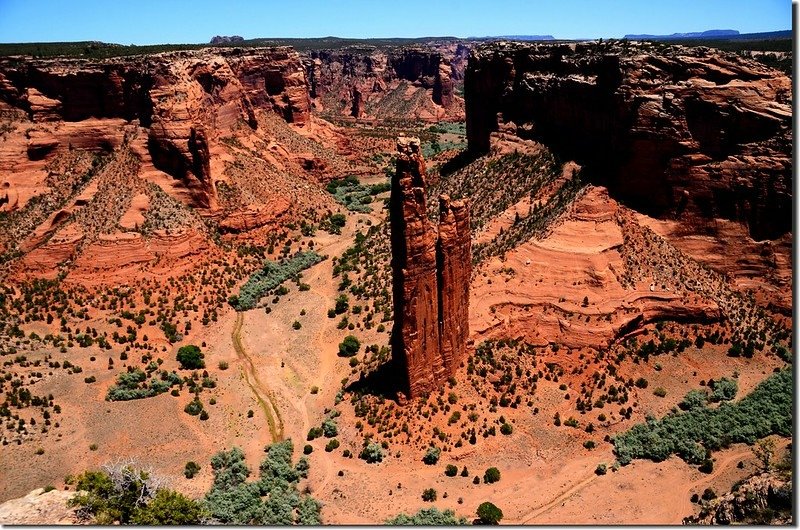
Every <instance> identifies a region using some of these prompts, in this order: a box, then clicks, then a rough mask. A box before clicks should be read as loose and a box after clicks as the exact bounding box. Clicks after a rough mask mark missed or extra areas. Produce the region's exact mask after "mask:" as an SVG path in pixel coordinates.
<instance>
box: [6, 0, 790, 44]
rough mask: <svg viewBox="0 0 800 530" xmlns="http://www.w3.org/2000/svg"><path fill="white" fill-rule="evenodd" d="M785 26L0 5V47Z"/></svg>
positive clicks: (216, 0) (364, 0) (600, 5)
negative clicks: (50, 43) (5, 44)
mask: <svg viewBox="0 0 800 530" xmlns="http://www.w3.org/2000/svg"><path fill="white" fill-rule="evenodd" d="M791 27H792V21H791V2H790V0H661V1H660V0H260V1H259V0H133V1H131V0H0V42H47V41H80V40H97V41H104V42H115V43H119V44H156V43H200V42H208V40H209V39H210V38H211V37H212V36H214V35H241V36H243V37H244V38H256V37H323V36H328V35H334V36H338V37H356V38H365V37H421V36H445V35H449V36H456V37H468V36H488V35H538V34H546V35H553V36H555V37H557V38H565V39H570V38H596V37H605V38H608V37H621V36H622V35H624V34H626V33H651V34H668V33H673V32H687V31H703V30H707V29H737V30H739V31H741V32H742V33H752V32H760V31H775V30H782V29H790V28H791Z"/></svg>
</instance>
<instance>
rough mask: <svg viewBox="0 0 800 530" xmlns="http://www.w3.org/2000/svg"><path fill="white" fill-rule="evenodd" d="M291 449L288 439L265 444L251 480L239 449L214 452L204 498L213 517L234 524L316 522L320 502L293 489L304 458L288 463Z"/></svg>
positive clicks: (303, 468)
mask: <svg viewBox="0 0 800 530" xmlns="http://www.w3.org/2000/svg"><path fill="white" fill-rule="evenodd" d="M292 452H293V446H292V442H291V440H286V441H283V442H278V443H275V444H272V445H270V446H268V447H267V448H266V453H267V454H266V457H265V458H264V460H263V461H262V462H261V465H260V466H259V478H258V480H256V481H255V482H246V479H247V477H248V476H249V474H250V470H249V469H248V468H247V465H246V464H245V462H244V454H243V453H242V451H241V449H238V448H234V449H232V450H231V451H229V452H224V451H223V452H221V453H218V454H216V455H215V456H214V457H213V458H212V459H211V467H212V469H213V470H214V483H213V485H212V487H211V490H210V491H209V492H208V494H207V495H206V497H205V499H204V504H205V506H206V507H207V508H208V510H209V512H210V514H211V516H212V517H213V519H214V520H215V521H216V522H219V523H224V524H238V525H254V524H257V525H277V524H282V525H285V524H319V523H320V519H319V513H320V504H319V503H318V502H317V501H316V500H315V499H313V498H312V497H310V496H308V495H304V494H301V493H300V492H299V491H298V490H297V481H298V480H299V478H300V477H301V476H306V475H307V472H308V461H307V460H305V459H304V458H301V459H300V461H298V463H297V466H292Z"/></svg>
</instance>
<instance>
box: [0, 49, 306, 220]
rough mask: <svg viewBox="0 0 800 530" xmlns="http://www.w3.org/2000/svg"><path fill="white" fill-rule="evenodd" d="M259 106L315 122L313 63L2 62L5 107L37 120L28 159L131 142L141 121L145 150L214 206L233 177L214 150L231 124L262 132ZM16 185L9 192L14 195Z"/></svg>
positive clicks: (241, 57)
mask: <svg viewBox="0 0 800 530" xmlns="http://www.w3.org/2000/svg"><path fill="white" fill-rule="evenodd" d="M260 109H267V110H272V111H273V112H275V113H276V114H278V115H280V116H281V117H282V118H284V119H285V120H286V121H287V122H289V123H294V124H298V125H302V124H305V123H306V122H308V121H309V120H310V119H311V101H310V98H309V94H308V84H307V82H306V78H305V69H304V68H303V65H302V63H301V61H300V56H299V55H298V54H297V53H296V52H295V51H294V50H293V49H291V48H288V47H278V48H260V49H250V50H243V49H238V48H217V49H215V48H209V49H205V50H200V51H193V52H172V53H163V54H155V55H147V56H141V57H135V58H129V57H126V58H114V59H107V60H84V59H55V60H24V61H23V60H20V59H18V58H4V59H0V111H2V112H4V113H8V112H24V113H25V114H26V115H27V118H28V120H30V121H31V122H33V127H30V132H29V133H28V134H27V146H26V156H27V159H28V160H30V161H37V160H43V159H45V158H46V157H48V156H49V155H50V154H52V153H53V152H55V151H56V150H58V149H67V148H69V147H77V148H81V149H91V150H97V151H110V150H112V149H114V148H116V147H118V146H119V145H120V144H121V143H123V142H125V141H127V140H126V134H127V133H128V132H129V131H127V130H126V128H125V125H126V124H129V125H130V126H131V127H135V126H138V127H141V128H143V129H144V131H145V133H146V137H145V139H146V142H143V143H142V145H141V147H140V146H136V145H135V146H134V150H136V151H137V154H139V155H141V158H143V159H144V158H146V159H147V160H146V162H148V163H152V166H154V167H155V168H156V169H157V170H160V171H162V172H164V173H166V174H168V175H169V176H171V177H172V178H173V179H175V180H176V181H177V182H178V183H179V184H180V190H179V193H178V195H179V196H180V197H181V199H182V200H183V202H184V203H186V204H187V205H190V206H195V207H200V208H209V209H211V210H212V211H213V210H215V209H216V208H217V206H218V196H217V190H216V181H217V180H218V179H223V178H224V177H222V175H218V174H214V175H212V164H211V154H210V153H211V151H212V150H213V149H214V146H215V145H216V144H217V143H218V142H219V140H220V139H221V138H222V135H223V134H224V132H225V131H232V130H235V129H236V128H237V127H241V126H244V127H245V128H247V127H249V128H250V129H251V130H255V129H257V128H258V127H259V122H258V119H257V117H256V114H257V112H256V111H257V110H260ZM129 128H130V127H129ZM14 155H16V152H15V153H14ZM9 158H10V157H9ZM12 163H13V164H15V165H16V166H19V164H20V162H19V161H18V157H15V158H14V159H13V160H12V159H11V158H10V160H9V162H8V164H6V163H5V162H4V158H3V157H0V169H6V170H8V169H12V168H11V167H7V166H9V165H10V164H12ZM14 169H16V168H14ZM12 184H13V183H12ZM12 184H9V186H8V187H10V186H11V185H12ZM13 192H14V191H13V190H8V191H5V192H4V193H3V195H4V196H8V198H7V199H6V200H7V201H8V202H10V200H11V199H10V195H11V193H13ZM17 193H18V192H17Z"/></svg>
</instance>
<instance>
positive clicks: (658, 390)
mask: <svg viewBox="0 0 800 530" xmlns="http://www.w3.org/2000/svg"><path fill="white" fill-rule="evenodd" d="M653 395H654V396H657V397H664V396H666V395H667V391H666V390H665V389H664V388H662V387H660V386H659V387H657V388H656V389H655V390H653Z"/></svg>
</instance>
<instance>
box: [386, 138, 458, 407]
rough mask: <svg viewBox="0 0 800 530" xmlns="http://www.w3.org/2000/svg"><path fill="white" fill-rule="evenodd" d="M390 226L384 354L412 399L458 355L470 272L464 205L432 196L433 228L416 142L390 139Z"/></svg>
mask: <svg viewBox="0 0 800 530" xmlns="http://www.w3.org/2000/svg"><path fill="white" fill-rule="evenodd" d="M397 147H398V155H397V171H396V173H395V176H394V178H393V179H392V194H391V199H390V206H389V208H390V214H389V215H390V223H391V243H392V270H393V296H394V315H395V318H394V329H393V331H392V357H393V360H394V363H395V370H396V372H397V373H398V376H399V378H400V379H401V380H402V387H403V388H404V389H405V390H406V391H407V392H408V395H409V396H410V397H417V396H420V395H422V394H425V393H427V392H430V391H432V390H434V389H435V388H437V387H439V386H441V385H442V384H443V383H444V381H445V380H446V379H447V378H448V377H450V376H452V375H453V374H454V373H455V371H456V369H457V368H458V367H459V366H460V365H461V363H462V362H463V361H464V360H465V359H466V351H467V350H466V340H467V337H468V335H469V325H468V317H469V315H468V311H469V280H470V272H471V263H472V262H471V251H470V230H469V207H468V205H467V204H466V203H465V202H464V201H450V199H449V197H442V198H441V199H440V224H439V229H438V234H437V229H436V227H434V225H433V223H431V221H430V220H429V219H428V215H427V207H426V204H425V202H426V201H425V161H424V160H423V158H422V154H421V152H420V144H419V140H418V139H416V138H405V137H401V138H400V139H399V140H398V146H397Z"/></svg>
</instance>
